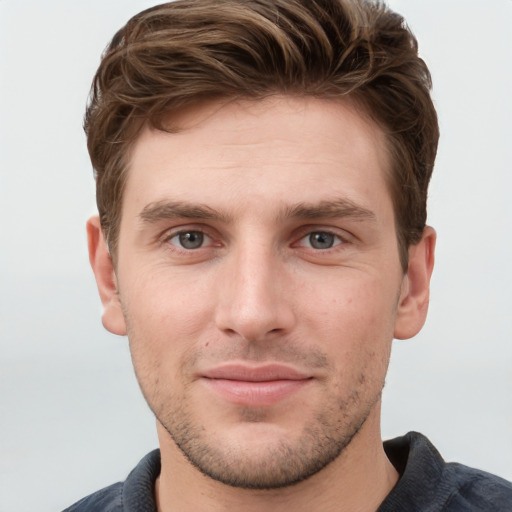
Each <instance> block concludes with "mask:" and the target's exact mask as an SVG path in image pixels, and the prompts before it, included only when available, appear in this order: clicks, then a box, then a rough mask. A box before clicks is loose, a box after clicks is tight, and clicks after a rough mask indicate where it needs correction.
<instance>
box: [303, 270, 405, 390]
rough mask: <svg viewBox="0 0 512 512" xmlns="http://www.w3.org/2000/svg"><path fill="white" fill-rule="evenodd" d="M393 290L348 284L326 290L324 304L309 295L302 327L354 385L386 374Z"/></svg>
mask: <svg viewBox="0 0 512 512" xmlns="http://www.w3.org/2000/svg"><path fill="white" fill-rule="evenodd" d="M391 288H393V289H391ZM394 288H395V287H386V286H385V285H384V284H383V283H382V281H380V280H378V279H366V280H365V281H362V280H360V279H359V280H357V282H356V281H355V280H354V281H353V282H351V281H349V280H345V281H344V282H342V283H337V284H335V285H333V286H330V287H329V288H324V290H323V293H322V294H321V297H322V298H321V300H315V301H312V300H311V297H312V296H313V295H311V294H308V295H307V296H309V301H308V304H309V307H307V308H303V309H304V311H305V314H304V315H303V320H302V325H303V326H304V328H305V329H306V331H307V336H308V338H310V339H313V340H317V343H318V344H319V346H320V347H322V348H323V349H324V350H328V351H329V356H330V358H332V360H333V361H335V364H336V365H337V367H338V368H340V372H341V374H345V375H347V374H348V375H350V379H351V380H353V381H358V380H360V379H363V378H367V377H364V375H365V374H367V373H368V371H369V373H370V374H376V375H379V376H380V375H381V374H382V375H383V374H385V371H386V368H387V364H388V360H389V355H390V351H391V343H392V340H393V329H394V323H395V314H396V313H395V311H396V300H397V299H396V295H397V293H395V290H394ZM316 296H317V297H318V294H316ZM370 369H371V370H370ZM341 370H342V371H341ZM379 378H380V377H379Z"/></svg>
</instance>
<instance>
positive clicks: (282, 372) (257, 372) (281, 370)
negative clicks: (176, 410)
mask: <svg viewBox="0 0 512 512" xmlns="http://www.w3.org/2000/svg"><path fill="white" fill-rule="evenodd" d="M202 376H203V377H205V378H207V379H225V380H239V381H245V382H269V381H275V380H304V379H309V378H311V376H310V375H307V374H305V373H303V372H301V371H299V370H296V369H295V368H292V367H290V366H287V365H282V364H275V363H274V364H265V365H260V366H249V365H243V364H223V365H221V366H217V367H215V368H211V369H209V370H207V371H205V372H203V373H202Z"/></svg>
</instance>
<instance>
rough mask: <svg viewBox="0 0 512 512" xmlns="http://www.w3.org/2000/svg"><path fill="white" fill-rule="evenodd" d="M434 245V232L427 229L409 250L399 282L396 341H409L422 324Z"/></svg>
mask: <svg viewBox="0 0 512 512" xmlns="http://www.w3.org/2000/svg"><path fill="white" fill-rule="evenodd" d="M435 245H436V232H435V231H434V229H433V228H431V227H429V226H427V227H425V229H424V231H423V236H422V237H421V240H420V241H419V243H417V244H416V245H413V246H411V247H410V248H409V266H408V269H407V275H406V276H405V277H404V281H403V283H402V290H401V293H400V299H399V302H398V309H397V315H396V321H395V332H394V337H395V338H397V339H408V338H412V337H413V336H415V335H416V334H418V332H419V331H420V330H421V328H422V327H423V324H424V323H425V319H426V317H427V311H428V301H429V295H430V277H431V275H432V270H433V268H434V251H435Z"/></svg>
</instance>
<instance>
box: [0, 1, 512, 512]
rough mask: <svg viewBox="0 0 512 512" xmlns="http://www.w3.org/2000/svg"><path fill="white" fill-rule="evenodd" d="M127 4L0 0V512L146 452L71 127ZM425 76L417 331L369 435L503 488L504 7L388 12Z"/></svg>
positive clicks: (509, 302)
mask: <svg viewBox="0 0 512 512" xmlns="http://www.w3.org/2000/svg"><path fill="white" fill-rule="evenodd" d="M153 3H154V2H150V1H135V0H114V1H113V0H110V1H108V2H107V1H104V0H101V1H100V0H89V1H88V2H76V1H69V0H46V1H44V2H43V1H39V0H0V219H1V229H0V234H1V235H0V236H1V238H0V240H1V241H0V244H1V245H0V291H1V293H0V335H1V343H0V393H1V394H0V512H10V511H19V512H29V511H30V512H34V511H36V510H37V511H42V512H46V511H48V512H49V511H58V510H61V509H62V508H64V507H65V506H66V505H69V504H71V503H72V502H73V501H75V500H77V499H78V498H80V497H82V496H83V495H85V494H87V493H90V492H92V491H94V490H96V489H98V488H99V487H102V486H105V485H107V484H110V483H112V482H114V481H117V480H120V479H124V478H125V476H126V474H127V472H128V471H129V470H130V469H131V468H132V466H133V465H134V464H135V463H136V462H137V461H138V459H139V458H140V457H141V456H143V455H144V454H145V453H146V452H147V451H149V450H150V449H151V448H153V447H155V446H156V444H157V441H156V434H155V429H154V420H153V418H152V417H151V414H150V413H149V411H148V410H147V408H146V406H145V404H144V402H143V399H142V398H141V395H140V393H139V391H138V387H137V384H136V382H135V379H134V377H133V374H132V369H131V364H130V360H129V354H128V348H127V342H126V340H125V339H124V338H117V337H114V336H111V335H109V334H108V333H106V332H105V331H104V330H103V329H102V327H101V323H100V305H99V300H98V299H97V296H96V290H95V284H94V281H93V278H92V274H91V272H90V271H89V267H88V259H87V254H86V243H85V232H84V225H85V220H86V218H87V217H88V216H89V215H90V214H92V213H93V212H94V186H93V179H92V173H91V169H90V164H89V161H88V156H87V153H86V149H85V138H84V136H83V134H82V130H81V121H82V115H83V110H84V106H85V100H86V96H87V94H88V89H89V84H90V80H91V78H92V76H93V73H94V71H95V69H96V67H97V65H98V63H99V57H100V53H101V51H102V49H103V48H104V46H105V45H106V43H107V41H108V40H109V39H110V37H111V36H112V35H113V34H114V32H115V31H116V30H117V29H118V28H119V27H120V26H121V24H123V23H124V22H125V21H126V20H127V19H128V18H129V17H130V16H131V15H133V14H135V13H136V12H138V11H140V10H142V9H143V8H146V7H149V6H150V5H153ZM390 3H391V5H392V6H393V7H394V8H395V9H397V10H398V11H399V12H402V13H403V14H404V15H405V16H406V18H407V19H408V21H409V24H410V26H411V27H412V28H413V31H414V32H415V33H416V35H417V36H418V39H419V41H420V49H421V54H422V55H423V57H424V58H425V59H426V60H427V62H428V64H429V65H430V67H431V70H432V73H433V76H434V81H435V90H434V97H435V101H436V104H437V107H438V110H439V115H440V122H441V130H442V139H441V145H440V150H439V158H438V163H437V167H436V171H435V177H434V180H433V183H432V188H431V194H430V204H429V206H430V213H429V222H430V224H432V225H434V226H435V227H436V228H437V231H438V235H439V239H438V249H437V263H436V269H435V275H434V278H433V282H432V299H431V310H430V316H429V320H428V322H427V325H426V327H425V329H424V330H423V332H422V333H421V334H420V335H419V336H417V337H416V338H415V339H414V340H411V341H405V342H404V341H402V342H396V343H395V349H394V354H393V356H392V364H391V370H390V374H389V377H388V383H387V388H386V391H385V396H384V418H383V434H384V436H385V437H392V436H396V435H400V434H403V433H405V432H406V431H408V430H413V429H414V430H420V431H422V432H424V433H425V434H427V435H428V436H429V437H430V438H431V439H432V441H433V442H434V443H435V444H436V445H437V446H438V448H439V449H440V450H441V452H442V453H443V455H444V456H445V458H446V459H448V460H457V461H460V462H463V463H466V464H468V465H473V466H477V467H480V468H483V469H486V470H488V471H491V472H496V473H499V474H501V475H502V476H504V477H506V478H508V479H512V315H511V312H510V310H511V308H512V208H511V202H512V201H511V197H512V194H511V192H512V173H511V162H512V151H511V146H512V144H511V140H512V138H511V136H512V129H511V126H510V122H511V114H512V103H511V99H510V96H511V91H512V66H511V56H512V36H511V34H512V30H511V28H512V1H511V0H488V1H485V2H484V1H482V0H431V1H428V2H426V1H424V0H395V1H392V2H390Z"/></svg>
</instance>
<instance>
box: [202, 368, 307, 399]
mask: <svg viewBox="0 0 512 512" xmlns="http://www.w3.org/2000/svg"><path fill="white" fill-rule="evenodd" d="M201 380H202V381H203V383H204V384H205V385H206V386H207V387H208V388H209V389H210V390H211V391H212V392H213V393H214V394H216V395H217V396H219V397H220V398H222V399H224V400H227V401H229V402H231V403H233V404H235V405H241V406H246V407H268V406H271V405H274V404H276V403H278V402H281V401H283V400H285V399H287V398H289V397H290V396H291V395H293V394H295V393H297V392H298V391H300V390H301V389H302V388H303V387H304V386H306V385H308V384H309V383H311V382H312V380H313V377H312V376H311V375H307V374H305V373H302V372H300V371H298V370H296V369H294V368H291V367H289V366H286V365H280V364H269V365H263V366H257V367H251V366H247V365H240V364H228V365H222V366H219V367H216V368H212V369H210V370H208V371H206V372H204V373H203V374H202V375H201Z"/></svg>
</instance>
